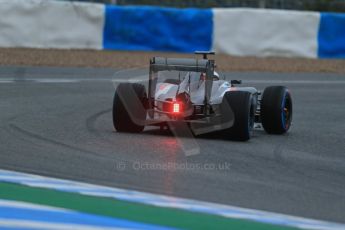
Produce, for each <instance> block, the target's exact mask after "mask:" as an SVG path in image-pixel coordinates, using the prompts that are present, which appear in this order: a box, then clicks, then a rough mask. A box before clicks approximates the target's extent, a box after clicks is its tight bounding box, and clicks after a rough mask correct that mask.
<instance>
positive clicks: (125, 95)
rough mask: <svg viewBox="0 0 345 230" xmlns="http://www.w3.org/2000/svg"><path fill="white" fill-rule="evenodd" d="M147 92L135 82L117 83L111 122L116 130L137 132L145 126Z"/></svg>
mask: <svg viewBox="0 0 345 230" xmlns="http://www.w3.org/2000/svg"><path fill="white" fill-rule="evenodd" d="M146 101H147V94H146V89H145V86H143V85H141V84H137V83H121V84H119V85H118V87H117V89H116V91H115V96H114V101H113V124H114V128H115V129H116V130H117V131H118V132H131V133H139V132H141V131H143V129H144V127H145V119H146Z"/></svg>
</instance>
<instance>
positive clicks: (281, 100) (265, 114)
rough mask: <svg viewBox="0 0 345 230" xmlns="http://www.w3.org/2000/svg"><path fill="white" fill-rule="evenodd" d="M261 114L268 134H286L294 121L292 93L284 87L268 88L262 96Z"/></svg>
mask: <svg viewBox="0 0 345 230" xmlns="http://www.w3.org/2000/svg"><path fill="white" fill-rule="evenodd" d="M260 113H261V122H262V126H263V128H264V129H265V131H266V132H267V133H270V134H283V133H286V132H287V131H288V130H289V129H290V126H291V121H292V98H291V93H290V91H289V90H288V89H287V88H286V87H284V86H270V87H267V88H266V89H265V90H264V93H263V95H262V99H261V108H260Z"/></svg>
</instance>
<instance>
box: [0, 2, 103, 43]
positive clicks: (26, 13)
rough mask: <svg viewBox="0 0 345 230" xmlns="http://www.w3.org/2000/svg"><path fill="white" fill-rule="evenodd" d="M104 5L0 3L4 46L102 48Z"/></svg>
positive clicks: (0, 40) (0, 39) (0, 23)
mask: <svg viewBox="0 0 345 230" xmlns="http://www.w3.org/2000/svg"><path fill="white" fill-rule="evenodd" d="M103 27H104V5H102V4H90V3H76V2H74V3H71V2H63V1H59V2H58V1H50V0H45V1H42V0H10V1H9V0H0V44H1V46H2V47H31V48H64V49H70V48H73V49H102V48H103Z"/></svg>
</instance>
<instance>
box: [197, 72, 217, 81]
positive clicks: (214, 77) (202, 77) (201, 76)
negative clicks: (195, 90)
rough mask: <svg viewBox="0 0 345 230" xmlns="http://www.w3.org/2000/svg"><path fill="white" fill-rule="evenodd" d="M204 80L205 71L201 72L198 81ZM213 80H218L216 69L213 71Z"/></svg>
mask: <svg viewBox="0 0 345 230" xmlns="http://www.w3.org/2000/svg"><path fill="white" fill-rule="evenodd" d="M205 80H206V73H201V74H200V81H205ZM213 80H219V74H218V73H217V72H216V71H214V72H213Z"/></svg>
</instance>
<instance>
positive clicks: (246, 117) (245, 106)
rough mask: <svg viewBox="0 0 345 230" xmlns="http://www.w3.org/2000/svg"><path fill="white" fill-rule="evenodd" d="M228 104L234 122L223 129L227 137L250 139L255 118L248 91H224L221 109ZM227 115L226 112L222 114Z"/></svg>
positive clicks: (239, 139) (240, 139) (241, 139)
mask: <svg viewBox="0 0 345 230" xmlns="http://www.w3.org/2000/svg"><path fill="white" fill-rule="evenodd" d="M226 106H228V108H231V111H232V114H231V115H230V116H232V117H233V118H234V122H233V125H232V127H230V128H228V129H226V130H224V132H225V134H226V135H227V137H228V138H229V139H232V140H238V141H247V140H249V139H250V137H251V135H252V132H253V127H254V119H255V109H254V106H253V101H252V95H251V93H250V92H244V91H231V92H226V93H225V95H224V98H223V102H222V105H221V107H222V110H223V111H224V108H225V107H226ZM223 115H225V116H229V114H228V113H225V114H223Z"/></svg>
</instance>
